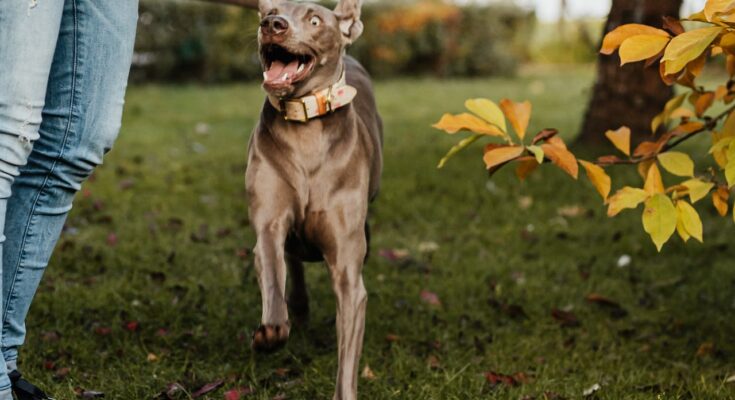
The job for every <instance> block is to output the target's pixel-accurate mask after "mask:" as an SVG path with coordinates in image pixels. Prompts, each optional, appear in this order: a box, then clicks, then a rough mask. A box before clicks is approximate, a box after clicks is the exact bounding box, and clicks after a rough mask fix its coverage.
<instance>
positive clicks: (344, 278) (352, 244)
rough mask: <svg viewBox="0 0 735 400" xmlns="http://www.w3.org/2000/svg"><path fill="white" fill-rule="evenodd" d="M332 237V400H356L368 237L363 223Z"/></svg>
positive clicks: (363, 329) (365, 297) (330, 267)
mask: <svg viewBox="0 0 735 400" xmlns="http://www.w3.org/2000/svg"><path fill="white" fill-rule="evenodd" d="M334 237H335V238H338V239H337V243H336V244H335V251H334V252H333V254H328V255H327V257H326V258H327V264H328V266H329V270H330V273H331V275H332V287H333V289H334V292H335V294H336V296H337V342H338V352H339V354H338V356H339V357H338V362H339V366H338V370H337V388H336V393H335V395H334V399H335V400H355V399H357V373H358V368H359V364H360V355H361V353H362V341H363V335H364V333H365V309H366V307H367V291H366V290H365V284H364V282H363V279H362V266H363V262H364V260H365V254H366V252H367V240H366V238H365V231H364V229H363V228H362V225H360V228H356V229H354V230H352V232H351V233H349V234H347V235H335V236H334Z"/></svg>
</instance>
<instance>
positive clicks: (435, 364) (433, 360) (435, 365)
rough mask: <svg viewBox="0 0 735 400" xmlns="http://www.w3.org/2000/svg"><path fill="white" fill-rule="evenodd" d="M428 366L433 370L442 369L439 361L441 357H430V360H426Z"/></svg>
mask: <svg viewBox="0 0 735 400" xmlns="http://www.w3.org/2000/svg"><path fill="white" fill-rule="evenodd" d="M426 365H427V366H428V367H429V368H431V369H439V368H441V362H440V361H439V357H437V356H435V355H433V354H432V355H430V356H429V358H427V359H426Z"/></svg>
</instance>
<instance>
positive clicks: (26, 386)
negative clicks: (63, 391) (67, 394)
mask: <svg viewBox="0 0 735 400" xmlns="http://www.w3.org/2000/svg"><path fill="white" fill-rule="evenodd" d="M8 376H9V377H10V382H11V383H12V385H13V393H15V396H16V397H17V398H18V400H53V399H52V398H51V397H49V396H48V395H47V394H46V393H44V392H43V390H41V389H39V388H37V387H36V386H34V385H32V384H31V383H30V382H28V381H27V380H25V379H23V375H21V373H20V372H18V371H13V372H11V373H10V374H8Z"/></svg>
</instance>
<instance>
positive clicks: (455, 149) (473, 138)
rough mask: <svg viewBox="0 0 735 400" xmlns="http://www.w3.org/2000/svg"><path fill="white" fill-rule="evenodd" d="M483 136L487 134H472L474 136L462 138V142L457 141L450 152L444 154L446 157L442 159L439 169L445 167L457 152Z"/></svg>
mask: <svg viewBox="0 0 735 400" xmlns="http://www.w3.org/2000/svg"><path fill="white" fill-rule="evenodd" d="M483 136H485V135H482V134H476V135H472V136H470V137H468V138H466V139H464V140H462V141H461V142H459V143H457V145H456V146H454V147H452V148H451V149H450V150H449V153H447V155H446V156H444V158H442V159H441V161H439V166H438V167H437V168H439V169H442V168H444V166H445V165H446V164H447V162H448V161H449V159H451V158H452V157H454V156H456V155H457V153H459V152H460V151H462V150H464V149H466V148H467V147H469V146H470V145H472V143H475V142H476V141H478V140H479V139H480V138H481V137H483Z"/></svg>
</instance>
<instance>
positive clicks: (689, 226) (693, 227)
mask: <svg viewBox="0 0 735 400" xmlns="http://www.w3.org/2000/svg"><path fill="white" fill-rule="evenodd" d="M676 213H677V225H680V226H681V228H679V227H677V229H679V230H684V231H685V232H686V233H687V235H688V236H691V237H693V238H695V239H697V240H698V241H699V242H702V243H703V242H704V229H703V228H702V219H701V218H700V217H699V213H697V210H695V209H694V207H692V205H691V204H689V203H687V202H686V201H683V200H680V201H678V202H677V203H676ZM679 234H680V235H681V232H680V233H679ZM682 239H684V237H683V236H682ZM684 241H685V242H686V241H687V240H686V239H685V240H684Z"/></svg>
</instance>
